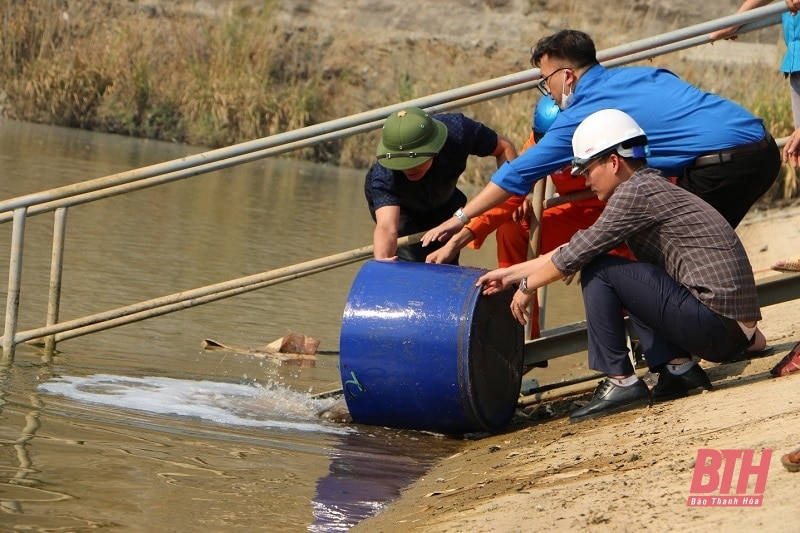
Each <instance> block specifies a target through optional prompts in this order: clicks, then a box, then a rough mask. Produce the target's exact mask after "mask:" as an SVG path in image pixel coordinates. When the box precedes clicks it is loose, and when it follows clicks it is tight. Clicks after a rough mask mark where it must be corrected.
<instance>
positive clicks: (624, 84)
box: [492, 65, 765, 194]
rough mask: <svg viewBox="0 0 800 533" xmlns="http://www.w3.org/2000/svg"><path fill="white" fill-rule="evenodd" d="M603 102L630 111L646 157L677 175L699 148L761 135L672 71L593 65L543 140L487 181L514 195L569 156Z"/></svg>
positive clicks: (733, 106) (759, 127) (755, 123)
mask: <svg viewBox="0 0 800 533" xmlns="http://www.w3.org/2000/svg"><path fill="white" fill-rule="evenodd" d="M601 109H619V110H621V111H624V112H626V113H628V114H629V115H631V116H632V117H633V118H634V120H636V122H638V123H639V126H641V128H642V129H643V130H644V132H645V133H646V134H647V139H648V143H649V145H650V156H649V157H648V158H647V163H648V165H649V166H651V167H653V168H657V169H658V170H661V171H662V172H663V173H664V175H665V176H680V175H682V174H683V171H684V170H685V169H686V167H688V166H689V165H690V164H691V163H692V162H693V161H694V160H695V159H697V158H698V157H699V156H701V155H703V154H707V153H709V152H715V151H717V150H722V149H725V148H732V147H734V146H739V145H742V144H747V143H751V142H756V141H759V140H761V139H762V138H763V137H764V134H765V130H764V125H763V122H762V120H761V119H760V118H757V117H755V116H753V115H752V114H751V113H750V112H749V111H747V110H746V109H745V108H743V107H742V106H740V105H739V104H737V103H735V102H732V101H730V100H726V99H725V98H722V97H720V96H717V95H715V94H711V93H707V92H705V91H702V90H700V89H698V88H697V87H695V86H693V85H691V84H689V83H687V82H685V81H683V80H682V79H680V78H679V77H678V76H677V75H675V74H674V73H672V72H670V71H668V70H664V69H659V68H652V67H617V68H612V69H607V68H605V67H603V66H602V65H595V66H593V67H592V68H590V69H589V70H587V71H586V72H584V74H583V76H581V78H580V80H579V81H578V85H577V86H576V88H575V94H574V95H573V100H572V102H571V103H570V105H569V106H568V107H567V109H566V110H564V111H562V112H561V113H560V114H559V116H558V117H556V120H555V121H554V122H553V125H552V126H550V129H548V130H547V135H545V136H544V137H543V138H542V140H541V141H540V142H539V143H538V144H537V145H536V146H533V147H531V148H529V149H528V150H525V152H523V153H522V154H521V155H520V156H519V157H517V158H516V159H515V160H513V161H511V162H509V163H506V164H504V165H503V166H502V167H500V169H499V170H498V171H497V172H495V174H494V175H493V176H492V181H493V182H494V183H495V184H496V185H498V186H499V187H501V188H502V189H504V190H506V191H508V192H511V193H514V194H527V193H528V192H530V190H531V187H532V186H533V184H534V183H535V182H536V181H537V180H540V179H542V178H544V177H546V176H547V175H548V174H550V173H551V172H554V171H556V170H558V169H559V168H561V167H562V166H564V165H565V164H567V163H569V162H570V161H571V160H572V156H573V152H572V135H573V133H575V129H576V128H577V127H578V125H579V124H580V123H581V122H582V121H583V119H585V118H586V117H588V116H589V115H591V114H592V113H594V112H596V111H600V110H601Z"/></svg>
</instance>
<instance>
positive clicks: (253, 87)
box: [0, 0, 798, 199]
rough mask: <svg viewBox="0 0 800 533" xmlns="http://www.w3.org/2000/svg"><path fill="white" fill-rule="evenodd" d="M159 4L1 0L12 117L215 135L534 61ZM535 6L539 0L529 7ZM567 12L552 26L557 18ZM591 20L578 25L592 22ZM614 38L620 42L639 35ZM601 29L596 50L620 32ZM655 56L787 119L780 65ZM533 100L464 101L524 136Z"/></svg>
mask: <svg viewBox="0 0 800 533" xmlns="http://www.w3.org/2000/svg"><path fill="white" fill-rule="evenodd" d="M301 4H302V2H301V3H299V4H297V5H298V6H301ZM534 4H535V5H534ZM163 5H164V7H159V8H156V7H152V6H149V5H145V4H141V3H136V2H103V1H90V0H28V1H22V0H0V25H2V27H1V28H0V29H2V35H1V36H0V38H1V39H2V42H0V79H2V80H4V82H3V83H4V86H3V87H0V90H5V92H6V93H7V95H8V98H7V105H6V106H5V107H4V108H3V111H4V113H5V114H6V116H9V117H11V118H17V119H21V120H29V121H36V122H44V123H52V124H59V125H66V126H75V127H81V128H89V129H96V130H102V131H111V132H117V133H123V134H127V135H134V136H142V137H151V138H158V139H164V140H175V141H181V142H187V143H190V144H195V145H202V146H208V147H219V146H224V145H229V144H233V143H237V142H241V141H245V140H251V139H254V138H260V137H265V136H268V135H272V134H275V133H278V132H283V131H288V130H292V129H296V128H300V127H303V126H306V125H310V124H315V123H319V122H323V121H327V120H331V119H334V118H340V117H343V116H347V115H349V114H352V113H356V112H361V111H365V110H367V109H374V108H376V107H381V106H385V105H389V104H393V103H396V102H399V101H405V100H409V99H412V98H416V97H420V96H424V95H427V94H432V93H436V92H440V91H443V90H447V89H450V88H454V87H458V86H460V85H466V84H471V83H475V82H476V81H481V80H483V79H489V78H493V77H497V76H500V75H502V74H505V73H507V72H509V71H511V72H515V71H519V70H521V69H524V68H527V59H528V58H527V57H513V58H511V57H510V56H509V54H510V52H507V53H506V55H505V56H504V55H502V54H503V51H502V50H500V51H498V50H496V49H494V48H492V47H486V48H485V49H483V50H478V52H479V53H478V54H476V49H475V48H470V47H467V46H464V45H459V44H454V43H452V42H445V41H444V40H439V39H436V38H434V37H432V38H430V39H415V40H411V39H403V38H402V36H400V37H398V38H397V39H396V40H394V41H391V42H390V43H389V44H387V45H386V46H385V47H378V48H377V49H376V47H374V46H369V45H367V46H364V45H363V44H362V45H361V47H359V41H358V40H357V39H354V38H352V36H349V37H350V38H348V36H336V37H327V36H324V35H321V34H319V33H318V32H317V31H316V30H314V29H312V28H310V27H309V28H305V29H286V28H285V27H281V26H279V24H278V23H277V21H276V17H275V9H276V8H275V2H274V1H265V2H260V3H256V2H253V3H249V2H238V3H233V4H226V6H229V5H234V6H239V7H237V8H228V9H227V10H225V11H218V12H214V13H202V12H195V11H191V10H187V9H185V7H186V6H187V5H189V4H186V3H183V2H179V1H176V2H171V3H165V4H163ZM540 5H542V2H533V3H532V4H531V6H532V7H531V9H538V7H537V6H540ZM561 5H562V4H559V6H561ZM579 6H580V4H579V3H578V2H576V1H574V0H570V3H569V4H568V5H567V6H565V7H564V9H563V10H561V11H560V15H559V16H560V17H562V18H564V19H565V20H579V19H580V17H581V16H585V17H596V18H597V17H599V18H598V20H608V19H604V18H603V17H602V16H601V14H600V13H596V12H592V14H587V13H588V12H586V11H585V10H583V11H582V10H581V9H579ZM637 6H638V7H637ZM641 9H642V6H641V5H639V4H636V6H634V7H632V8H631V10H630V12H629V13H619V12H617V13H616V18H620V17H621V18H622V19H624V20H628V19H630V20H638V21H639V22H641V24H642V27H644V26H645V25H646V24H648V23H649V22H648V21H649V20H650V19H652V18H653V17H655V14H654V12H651V11H646V12H641ZM559 20H561V19H558V18H557V19H554V20H553V21H552V24H559V25H560V24H563V23H562V22H559ZM592 20H594V19H591V20H587V22H586V24H585V25H584V26H586V27H591V26H592V25H593V22H592ZM581 26H582V25H580V24H576V25H575V27H581ZM622 27H626V28H628V29H629V28H631V27H632V26H631V25H630V24H623V25H622ZM550 31H552V28H550V29H548V31H547V33H549V32H550ZM609 36H611V34H609ZM538 37H540V35H532V36H531V38H532V39H533V40H535V39H537V38H538ZM613 37H614V38H617V39H623V42H624V41H627V40H632V39H635V38H638V37H639V36H636V35H619V34H617V33H614V34H613ZM596 38H597V39H598V42H597V44H598V48H599V49H603V48H605V47H608V46H613V45H616V44H619V42H620V41H617V42H603V41H602V38H603V35H600V36H596ZM423 57H424V58H425V61H420V58H423ZM654 63H655V64H658V65H659V66H664V67H666V68H670V69H672V70H674V71H675V72H676V73H678V74H679V75H681V76H682V77H683V78H684V79H687V80H688V81H690V82H692V83H694V84H696V85H698V86H700V87H702V88H704V89H706V90H710V91H713V92H717V93H719V94H721V95H723V96H725V97H727V98H730V99H732V100H735V101H737V102H740V103H741V104H742V105H744V106H745V107H747V108H748V109H750V110H751V111H752V112H753V113H755V114H756V115H758V116H761V117H763V118H764V119H765V123H766V125H767V127H768V128H769V130H770V131H771V132H772V133H773V135H775V136H776V137H780V136H784V135H787V134H788V133H789V132H790V131H791V109H790V104H789V99H788V98H787V91H788V88H787V82H786V81H785V80H784V79H783V77H782V76H780V75H779V74H778V73H777V66H759V65H747V66H736V65H733V66H731V65H722V64H716V63H698V62H688V61H684V60H681V59H679V58H678V57H677V56H676V57H671V56H664V57H661V58H657V59H656V60H655V61H654ZM466 66H469V67H471V68H465V67H466ZM478 66H480V68H478ZM536 99H537V96H536V95H531V94H529V93H522V94H517V95H512V96H508V97H504V98H499V99H496V100H493V101H490V102H485V103H481V104H476V105H474V106H470V107H469V108H468V109H465V110H464V112H465V113H468V114H470V115H471V116H473V117H475V118H476V119H478V120H481V121H483V122H485V123H487V124H488V125H490V126H492V127H494V128H496V129H497V130H498V131H501V132H503V133H505V134H506V135H508V136H509V137H511V138H512V139H513V140H514V141H515V142H517V143H518V145H521V144H522V142H524V140H525V139H526V138H527V135H528V132H529V128H530V110H531V108H532V106H533V105H534V104H535V102H536ZM376 140H377V132H371V133H369V134H366V135H361V136H356V137H351V138H345V139H340V140H338V141H333V142H328V143H325V144H323V145H319V146H317V147H315V148H313V149H306V150H302V151H299V152H296V153H294V154H293V156H295V157H302V158H307V159H313V160H316V161H320V162H329V163H333V164H338V165H347V166H354V167H359V168H363V167H366V166H368V165H369V164H371V163H372V162H374V152H373V147H374V144H375V142H376ZM492 170H493V169H492V168H491V167H489V166H485V164H483V163H473V164H471V166H470V167H469V168H468V171H467V174H466V176H465V177H466V179H467V181H471V182H474V183H480V182H482V181H484V180H485V179H486V176H488V175H489V174H490V173H491V171H492ZM797 195H798V179H797V177H796V175H795V173H794V172H786V173H785V177H782V178H781V179H780V182H779V183H778V184H776V186H775V188H774V189H773V191H772V192H771V193H770V194H769V195H768V196H769V198H770V199H772V198H782V197H795V196H797Z"/></svg>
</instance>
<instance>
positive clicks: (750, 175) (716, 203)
mask: <svg viewBox="0 0 800 533" xmlns="http://www.w3.org/2000/svg"><path fill="white" fill-rule="evenodd" d="M724 152H726V151H725V150H723V151H721V152H718V153H719V154H722V153H724ZM725 159H726V162H722V163H717V164H711V165H705V166H697V165H694V166H690V167H689V168H687V169H686V172H685V173H684V175H683V176H681V177H679V178H678V180H677V185H678V186H679V187H681V188H683V189H686V190H687V191H689V192H691V193H693V194H695V195H697V196H699V197H700V198H702V199H703V200H705V201H706V202H708V203H709V204H711V206H712V207H714V209H716V210H717V211H719V212H720V214H722V216H723V217H725V220H727V221H728V223H729V224H730V225H731V227H734V228H735V227H736V226H737V225H738V224H739V222H741V221H742V219H743V218H744V216H745V215H746V214H747V211H749V210H750V208H751V207H752V206H753V204H754V203H755V202H756V201H757V200H758V199H759V198H761V197H762V196H763V195H764V193H766V192H767V191H768V190H769V188H770V187H771V186H772V184H773V183H774V182H775V179H776V178H777V177H778V173H779V171H780V168H781V155H780V150H779V148H778V145H777V144H776V143H775V140H774V139H772V137H771V136H770V137H769V139H768V141H767V145H766V147H765V148H763V149H762V150H759V151H753V152H749V153H744V154H734V155H732V156H729V157H726V158H725Z"/></svg>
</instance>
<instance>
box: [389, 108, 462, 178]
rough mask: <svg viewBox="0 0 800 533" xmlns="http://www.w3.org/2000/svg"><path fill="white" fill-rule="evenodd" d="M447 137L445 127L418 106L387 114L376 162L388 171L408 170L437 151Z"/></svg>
mask: <svg viewBox="0 0 800 533" xmlns="http://www.w3.org/2000/svg"><path fill="white" fill-rule="evenodd" d="M446 140H447V126H445V125H444V123H442V122H440V121H438V120H435V119H432V118H431V117H430V116H429V115H428V114H427V113H426V112H425V111H423V110H422V109H420V108H418V107H409V108H406V109H403V110H402V111H397V112H396V113H392V114H391V115H389V118H387V119H386V122H385V123H384V124H383V133H382V134H381V142H379V143H378V150H377V154H378V163H380V164H381V165H383V166H384V167H386V168H388V169H391V170H407V169H409V168H414V167H416V166H419V165H421V164H422V163H424V162H425V161H427V160H429V159H430V158H432V157H433V156H435V155H436V154H438V153H439V150H441V149H442V146H444V142H445V141H446Z"/></svg>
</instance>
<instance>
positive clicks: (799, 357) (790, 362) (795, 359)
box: [769, 342, 800, 378]
mask: <svg viewBox="0 0 800 533" xmlns="http://www.w3.org/2000/svg"><path fill="white" fill-rule="evenodd" d="M798 370H800V342H798V343H797V344H795V345H794V348H792V349H791V350H789V353H787V354H786V355H784V356H783V359H781V360H780V361H778V364H777V365H775V366H774V367H772V370H770V371H769V373H770V374H772V375H773V376H774V377H776V378H777V377H779V376H787V375H789V374H791V373H792V372H797V371H798Z"/></svg>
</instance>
